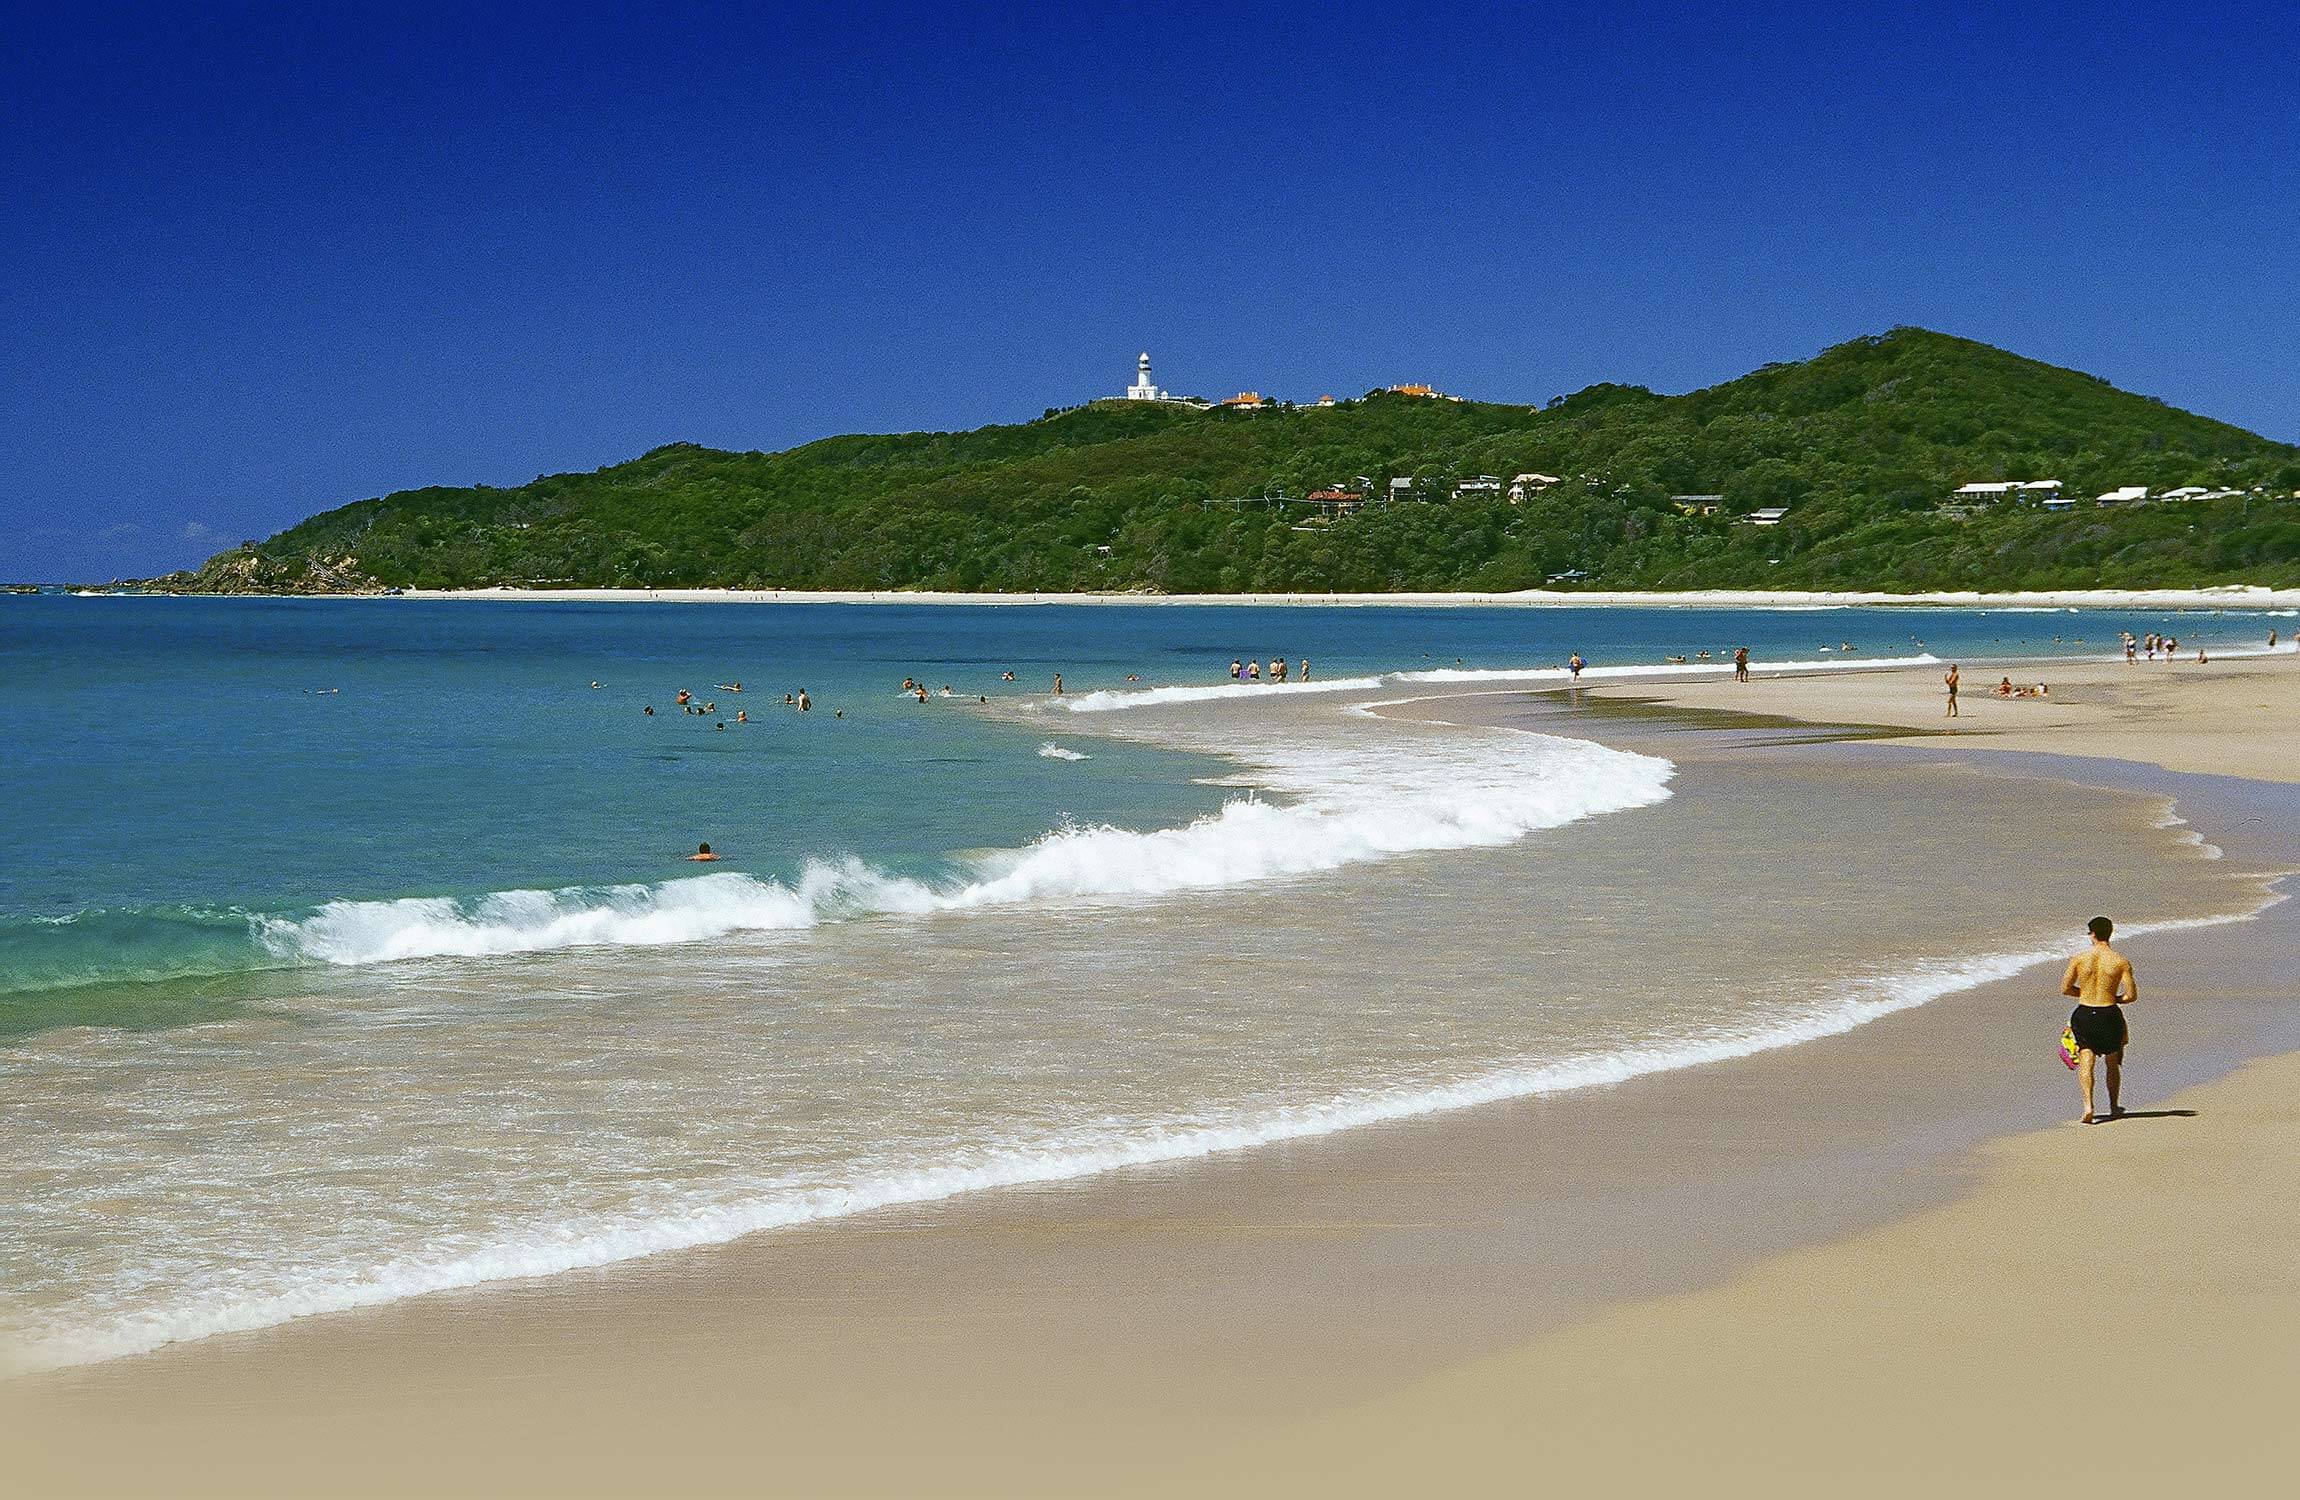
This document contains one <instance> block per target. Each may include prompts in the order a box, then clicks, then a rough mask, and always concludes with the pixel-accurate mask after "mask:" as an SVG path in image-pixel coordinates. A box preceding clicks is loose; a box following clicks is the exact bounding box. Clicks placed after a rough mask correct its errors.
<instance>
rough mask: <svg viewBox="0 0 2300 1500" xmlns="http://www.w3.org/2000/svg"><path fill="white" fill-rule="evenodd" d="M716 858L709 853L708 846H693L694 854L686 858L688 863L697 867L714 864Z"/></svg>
mask: <svg viewBox="0 0 2300 1500" xmlns="http://www.w3.org/2000/svg"><path fill="white" fill-rule="evenodd" d="M718 858H719V856H717V855H716V854H713V853H712V852H711V846H710V845H709V844H697V845H696V846H695V852H694V853H692V854H690V855H688V856H687V859H688V860H689V862H691V863H693V864H699V865H707V864H712V863H715V862H716V861H717V860H718Z"/></svg>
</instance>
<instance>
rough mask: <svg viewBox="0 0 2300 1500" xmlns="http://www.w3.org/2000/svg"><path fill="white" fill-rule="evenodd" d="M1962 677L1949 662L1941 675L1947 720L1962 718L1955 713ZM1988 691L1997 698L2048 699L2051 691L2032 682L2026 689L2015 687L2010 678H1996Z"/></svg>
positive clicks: (2042, 685) (1959, 671)
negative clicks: (1947, 704)
mask: <svg viewBox="0 0 2300 1500" xmlns="http://www.w3.org/2000/svg"><path fill="white" fill-rule="evenodd" d="M1964 675H1965V674H1964V673H1963V672H1962V671H1961V670H1959V669H1958V667H1957V664H1956V663H1955V662H1950V663H1949V669H1948V670H1947V671H1946V672H1944V673H1942V674H1941V685H1942V686H1944V687H1946V688H1947V689H1948V690H1949V706H1948V709H1947V712H1946V714H1945V717H1947V718H1951V719H1955V718H1961V717H1963V716H1962V715H1961V714H1959V713H1958V712H1957V689H1958V687H1959V686H1961V685H1962V684H1963V682H1964ZM1989 691H1990V692H1991V693H1993V694H1995V695H1996V696H1997V697H1999V698H2050V697H2051V696H2052V689H2051V688H2049V687H2047V686H2046V685H2045V684H2043V683H2041V682H2032V683H2030V684H2028V685H2027V686H2026V687H2016V686H2014V685H2013V680H2012V679H2011V678H2010V677H2000V678H1998V679H1997V685H1996V686H1995V687H1993V688H1990V689H1989Z"/></svg>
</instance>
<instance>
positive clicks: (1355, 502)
mask: <svg viewBox="0 0 2300 1500" xmlns="http://www.w3.org/2000/svg"><path fill="white" fill-rule="evenodd" d="M1302 501H1303V503H1304V504H1306V505H1315V506H1317V507H1318V508H1319V509H1321V510H1324V511H1327V512H1329V513H1331V514H1333V515H1337V516H1346V515H1348V514H1349V513H1350V512H1351V511H1353V510H1356V509H1357V508H1358V507H1359V506H1361V505H1363V504H1365V503H1366V493H1365V491H1363V490H1344V489H1330V490H1312V491H1310V492H1309V493H1308V494H1307V495H1304V496H1303V497H1302Z"/></svg>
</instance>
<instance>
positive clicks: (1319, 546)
mask: <svg viewBox="0 0 2300 1500" xmlns="http://www.w3.org/2000/svg"><path fill="white" fill-rule="evenodd" d="M1530 473H1539V474H1547V475H1557V476H1561V478H1562V482H1561V483H1559V484H1556V485H1554V486H1550V487H1548V488H1544V489H1540V490H1538V491H1537V492H1533V493H1528V494H1527V495H1526V496H1525V497H1524V499H1523V502H1522V503H1512V502H1511V500H1510V499H1509V497H1508V494H1507V487H1508V482H1509V480H1510V479H1511V478H1512V476H1515V475H1519V474H1530ZM1479 475H1496V476H1499V477H1500V479H1501V480H1502V484H1503V490H1502V492H1501V493H1491V492H1483V491H1479V492H1472V493H1468V494H1458V495H1457V493H1456V485H1457V484H1458V483H1460V482H1461V481H1463V480H1465V479H1470V478H1473V477H1475V476H1479ZM1399 477H1404V478H1408V479H1411V480H1412V481H1413V482H1414V490H1413V493H1414V494H1415V495H1416V496H1417V498H1415V499H1412V500H1401V501H1399V502H1398V503H1394V504H1385V503H1381V500H1380V498H1379V497H1382V496H1386V495H1387V494H1388V493H1389V481H1390V480H1391V479H1393V478H1399ZM2033 478H2050V479H2058V480H2060V481H2062V482H2063V484H2064V485H2065V486H2066V487H2067V492H2068V493H2069V494H2070V495H2073V496H2077V497H2080V501H2079V504H2078V506H2077V508H2076V509H2075V510H2074V511H2072V512H2068V513H2065V514H2047V513H2044V512H2043V511H2041V510H2037V509H2031V508H2026V507H2019V506H1999V507H1994V508H1991V509H1989V510H1987V511H1985V512H1984V513H1982V514H1978V515H1974V516H1970V517H1966V518H1959V517H1956V516H1954V515H1951V514H1948V513H1945V512H1944V511H1943V509H1942V503H1943V502H1944V501H1945V500H1946V498H1947V496H1948V493H1949V491H1950V490H1951V489H1953V488H1954V487H1955V486H1957V485H1958V484H1961V483H1964V482H1966V481H1969V480H1996V479H2033ZM2121 485H2147V486H2149V487H2151V489H2153V490H2157V491H2162V490H2165V489H2170V488H2174V487H2178V486H2187V485H2199V486H2204V487H2207V488H2210V489H2213V490H2226V491H2234V492H2236V493H2234V494H2232V495H2229V496H2227V497H2225V498H2221V499H2214V500H2207V501H2198V502H2189V503H2180V504H2171V505H2160V506H2147V507H2131V508H2117V509H2104V508H2100V507H2097V506H2095V505H2094V504H2093V503H2092V501H2091V498H2090V497H2091V496H2093V495H2095V494H2098V493H2100V492H2102V491H2104V490H2107V489H2110V488H2113V487H2116V486H2121ZM1369 486H1370V489H1371V491H1372V494H1373V496H1374V497H1375V498H1374V499H1373V501H1372V503H1368V504H1367V505H1365V506H1363V507H1362V508H1359V509H1357V510H1355V511H1354V512H1352V513H1349V514H1344V515H1331V514H1326V513H1324V512H1322V511H1321V510H1319V509H1318V508H1316V507H1313V506H1311V505H1309V504H1307V503H1305V502H1304V501H1303V500H1302V498H1301V497H1303V496H1304V495H1306V494H1307V493H1308V492H1310V491H1313V490H1318V489H1324V488H1333V487H1340V488H1344V489H1349V490H1365V489H1368V488H1369ZM2295 491H2300V448H2294V447H2292V446H2290V445H2287V444H2282V443H2276V442H2271V441H2269V440H2268V439H2266V438H2262V437H2258V436H2256V435H2254V434H2252V433H2248V432H2245V431H2243V430H2241V429H2239V428H2235V427H2230V426H2228V425H2226V424H2225V423H2220V422H2215V421H2212V420H2210V419H2208V418H2205V417H2199V416H2195V415H2192V414H2190V413H2187V412H2183V411H2178V410H2175V409H2173V408H2171V407H2168V406H2166V405H2164V404H2163V403H2161V402H2159V401H2156V400H2154V399H2152V398H2149V397H2144V396H2136V395H2132V394H2130V393H2127V392H2123V391H2119V390H2117V389H2115V388H2114V387H2112V386H2110V385H2108V384H2107V383H2106V382H2104V381H2101V380H2099V379H2096V378H2094V377H2092V376H2089V375H2084V374H2080V373H2078V372H2075V371H2072V370H2063V369H2059V368H2056V367H2054V366H2051V365H2046V364H2040V363H2038V362H2036V361H2034V360H2028V359H2023V358H2020V357H2018V356H2016V355H2012V354H2008V353H2006V352H2004V351H2002V350H1999V349H1994V348H1991V347H1989V346H1987V345H1985V344H1978V343H1974V342H1971V341H1969V340H1965V339H1958V338H1952V337H1949V336H1947V335H1944V334H1938V333H1932V332H1928V331H1926V330H1923V329H1916V328H1902V329H1896V330H1894V331H1893V332H1891V333H1888V334H1884V335H1881V336H1877V337H1871V338H1862V339H1856V340H1854V341H1853V342H1851V343H1847V344H1840V345H1838V346H1837V347H1835V348H1832V349H1828V350H1825V351H1824V352H1822V353H1821V354H1820V355H1818V356H1816V357H1815V358H1813V359H1810V360H1806V361H1803V362H1801V363H1796V364H1783V365H1769V366H1767V367H1765V368H1764V369H1761V370H1758V371H1755V372H1754V373H1752V374H1749V375H1745V376H1742V377H1741V378H1739V379H1737V380H1731V381H1727V382H1726V383H1724V384H1722V385H1717V386H1712V387H1710V388H1708V389H1706V390H1699V391H1693V392H1690V393H1688V394H1685V395H1681V396H1663V395H1657V394H1655V393H1653V392H1651V391H1648V390H1645V389H1643V388H1641V387H1635V386H1618V385H1599V386H1592V387H1590V388H1589V389H1587V390H1584V391H1581V392H1579V393H1577V394H1575V395H1572V396H1567V397H1561V398H1559V399H1558V400H1555V401H1552V402H1550V403H1549V405H1548V406H1546V407H1527V406H1506V405H1497V404H1491V403H1484V402H1456V401H1447V400H1433V399H1426V398H1420V397H1414V396H1405V395H1394V394H1386V393H1385V394H1370V395H1368V396H1366V397H1365V398H1363V399H1361V400H1357V401H1348V402H1343V403H1341V404H1339V405H1337V406H1333V407H1328V408H1291V407H1280V408H1277V409H1273V410H1263V411H1251V412H1249V411H1235V410H1223V409H1215V410H1212V411H1199V410H1194V409H1191V408H1188V407H1182V406H1170V405H1160V404H1153V403H1146V402H1137V403H1126V402H1104V403H1095V404H1092V405H1088V406H1084V407H1079V408H1077V409H1074V410H1070V411H1066V412H1060V413H1050V414H1049V415H1048V416H1046V417H1045V418H1043V419H1041V420H1038V421H1034V422H1026V423H1021V424H1018V425H1014V426H1000V427H986V428H982V429H980V430H978V431H974V432H962V433H910V434H903V435H899V436H888V437H867V436H857V437H838V438H829V439H825V440H823V441H821V442H816V443H809V444H807V445H805V446H804V447H800V448H794V449H791V450H789V451H788V452H783V453H728V452H721V451H717V450H713V449H707V448H700V447H696V446H694V445H692V444H684V443H678V444H672V445H671V446H668V447H664V448H658V449H656V450H655V451H654V452H652V453H648V454H646V455H644V456H642V457H640V458H637V459H634V460H632V461H630V462H628V463H622V464H616V465H614V466H612V467H609V468H605V469H601V470H599V471H597V472H595V473H590V474H555V475H548V476H546V477H544V478H540V479H537V480H536V481H535V482H533V483H532V484H526V485H521V486H519V487H517V488H515V489H494V488H488V487H484V486H482V487H476V488H469V489H445V488H434V489H421V490H407V491H402V492H400V493H398V494H393V495H386V496H384V497H383V498H381V499H376V500H362V501H358V502H356V503H354V504H351V505H346V506H342V507H340V508H338V509H336V510H331V511H327V512H325V513H323V514H320V515H317V516H314V517H312V518H311V519H310V520H307V521H305V522H303V523H301V524H300V525H297V526H294V527H291V528H289V529H288V530H286V531H284V532H281V533H280V534H279V535H277V536H275V537H273V538H271V539H270V540H268V541H265V542H261V543H256V544H253V545H252V546H250V547H247V548H242V549H238V550H235V551H233V552H228V553H224V554H222V555H220V556H218V557H217V558H214V559H212V560H211V561H210V562H209V563H208V564H207V565H206V566H205V567H203V568H202V569H200V570H199V571H198V573H197V574H188V575H176V576H174V577H172V578H170V579H168V580H164V582H165V583H167V584H168V585H169V586H174V587H188V588H194V589H212V590H249V589H267V590H268V589H288V590H296V589H343V588H365V587H379V586H390V585H403V586H410V587H470V586H478V585H484V584H497V583H514V584H517V583H539V584H544V583H548V584H589V585H623V586H633V587H639V586H663V587H671V586H698V585H713V584H717V585H728V586H742V587H789V588H849V589H893V588H907V587H917V588H940V589H987V590H1045V591H1051V590H1083V589H1148V590H1157V591H1162V592H1168V593H1188V592H1229V591H1240V590H1271V591H1288V590H1295V591H1305V592H1307V591H1321V590H1329V589H1330V590H1391V589H1480V590H1508V589H1518V588H1528V587H1533V586H1536V585H1539V584H1541V583H1543V582H1544V581H1545V579H1548V578H1551V577H1553V576H1555V575H1558V574H1563V573H1579V574H1582V575H1585V582H1586V584H1587V586H1589V587H1597V588H1703V587H1778V588H1790V587H1818V588H1825V587H1846V588H1853V587H1858V588H1888V589H1935V588H2034V587H2081V586H2090V585H2113V586H2125V587H2141V586H2180V585H2189V584H2203V583H2229V582H2252V583H2271V584H2283V585H2291V584H2296V583H2300V499H2296V498H2295ZM1678 495H1715V496H1720V497H1722V502H1721V505H1720V506H1719V507H1718V509H1717V511H1716V513H1715V514H1708V515H1704V514H1701V513H1700V512H1699V509H1698V508H1694V510H1693V513H1692V514H1686V513H1684V511H1685V509H1686V507H1682V506H1679V505H1676V504H1673V503H1672V500H1671V497H1672V496H1678ZM1281 496H1282V497H1289V498H1287V499H1284V500H1273V499H1272V498H1271V497H1281ZM1780 506H1786V507H1788V512H1789V513H1788V517H1787V519H1786V520H1785V521H1784V522H1783V523H1782V524H1780V525H1778V526H1773V527H1759V526H1753V525H1750V524H1748V523H1747V522H1746V521H1745V520H1742V519H1741V518H1742V517H1743V516H1745V515H1746V514H1747V513H1748V512H1750V511H1752V510H1756V509H1759V508H1762V507H1780Z"/></svg>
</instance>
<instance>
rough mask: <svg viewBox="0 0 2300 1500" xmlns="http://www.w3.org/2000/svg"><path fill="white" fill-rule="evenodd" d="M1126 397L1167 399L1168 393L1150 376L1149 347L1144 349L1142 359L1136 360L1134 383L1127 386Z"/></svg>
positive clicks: (1146, 399) (1152, 399)
mask: <svg viewBox="0 0 2300 1500" xmlns="http://www.w3.org/2000/svg"><path fill="white" fill-rule="evenodd" d="M1126 399H1127V400H1129V401H1163V400H1165V399H1166V393H1165V392H1164V391H1162V390H1160V389H1158V385H1157V382H1155V381H1153V380H1152V379H1151V378H1150V351H1149V350H1147V349H1145V350H1143V351H1142V357H1141V358H1140V359H1138V360H1136V361H1134V383H1133V384H1132V385H1130V386H1128V387H1126Z"/></svg>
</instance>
